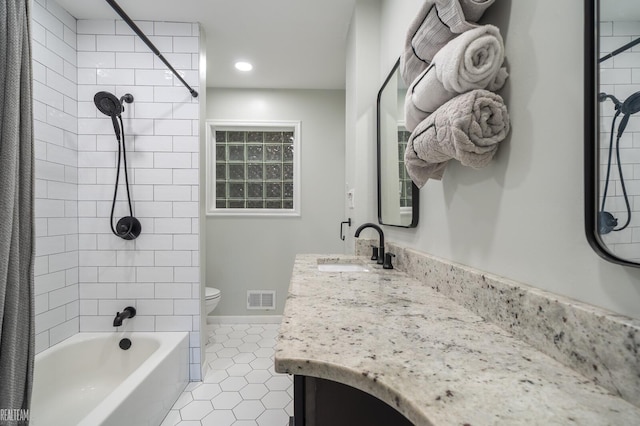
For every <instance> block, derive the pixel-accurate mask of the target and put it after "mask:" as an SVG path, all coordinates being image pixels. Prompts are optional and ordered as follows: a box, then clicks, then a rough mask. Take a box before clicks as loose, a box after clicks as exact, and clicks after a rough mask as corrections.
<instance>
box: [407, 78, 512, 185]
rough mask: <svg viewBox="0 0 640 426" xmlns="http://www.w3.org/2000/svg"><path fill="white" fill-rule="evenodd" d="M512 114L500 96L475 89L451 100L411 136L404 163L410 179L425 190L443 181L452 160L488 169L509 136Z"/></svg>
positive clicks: (420, 125) (421, 124)
mask: <svg viewBox="0 0 640 426" xmlns="http://www.w3.org/2000/svg"><path fill="white" fill-rule="evenodd" d="M509 128H510V125H509V113H508V111H507V107H506V106H505V104H504V101H503V100H502V97H500V96H499V95H497V94H495V93H492V92H489V91H488V90H473V91H471V92H467V93H464V94H462V95H459V96H456V97H455V98H453V99H451V100H450V101H448V102H447V103H445V104H444V105H442V106H441V107H440V108H438V110H437V111H435V112H434V113H433V114H431V115H430V116H429V117H428V118H427V119H426V120H424V121H423V122H421V123H420V124H419V125H418V127H417V128H416V129H415V131H414V132H413V133H412V134H411V136H410V137H409V141H408V142H407V148H406V150H405V153H404V162H405V166H406V168H407V172H408V173H409V176H410V177H411V180H413V182H414V183H415V184H416V186H418V188H422V187H423V186H424V184H425V183H426V182H427V180H429V179H436V180H440V179H442V175H443V173H444V171H445V169H446V167H447V164H448V162H449V161H450V160H451V159H456V160H458V161H460V162H461V163H462V164H463V165H465V166H470V167H473V168H481V167H484V166H486V165H487V164H488V163H489V161H491V159H492V158H493V156H494V154H495V153H496V151H497V149H498V144H499V143H500V142H502V141H503V140H504V138H506V136H507V134H508V133H509Z"/></svg>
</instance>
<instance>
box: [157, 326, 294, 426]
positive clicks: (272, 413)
mask: <svg viewBox="0 0 640 426" xmlns="http://www.w3.org/2000/svg"><path fill="white" fill-rule="evenodd" d="M208 327H209V328H210V332H209V341H208V343H207V348H206V353H207V355H206V362H208V363H209V366H210V367H211V370H210V371H209V373H207V375H206V377H205V378H204V380H203V381H202V382H192V383H189V384H188V385H187V388H186V389H185V391H184V392H183V393H182V395H181V396H180V397H179V398H178V400H177V401H176V403H175V404H174V405H173V407H172V408H171V411H169V414H167V417H165V419H164V421H163V422H162V425H161V426H287V425H288V424H289V416H291V415H293V380H292V379H291V377H290V376H288V375H285V374H278V373H276V372H275V371H274V369H273V354H274V349H273V348H274V346H275V343H276V336H277V334H278V327H279V324H217V325H209V326H208Z"/></svg>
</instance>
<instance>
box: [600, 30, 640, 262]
mask: <svg viewBox="0 0 640 426" xmlns="http://www.w3.org/2000/svg"><path fill="white" fill-rule="evenodd" d="M600 31H601V35H600V50H601V52H600V56H604V55H605V54H607V53H610V52H612V51H614V50H616V49H617V48H619V47H621V46H623V45H624V44H626V43H629V42H630V41H632V40H635V39H637V38H638V37H640V21H630V22H601V23H600ZM638 91H640V46H635V47H633V48H632V49H629V50H627V51H625V52H623V53H620V54H619V55H617V56H615V57H613V58H612V59H608V60H606V61H604V62H602V63H601V64H600V92H605V93H608V94H611V95H614V96H615V97H616V98H618V99H619V100H620V101H621V102H624V100H625V99H626V98H627V97H628V96H629V95H631V94H633V93H635V92H638ZM614 113H615V110H614V107H613V103H612V102H611V101H610V100H607V101H605V102H602V103H600V114H601V117H602V118H601V120H600V147H601V149H600V176H601V181H600V194H602V191H603V190H604V183H605V177H606V173H607V164H608V157H609V138H610V136H611V124H612V121H613V115H614ZM620 119H621V117H619V118H618V120H617V121H616V128H617V126H618V124H619V123H620ZM614 147H615V135H614ZM620 159H621V165H622V174H623V176H624V182H625V186H626V189H627V194H628V198H629V203H630V206H631V210H632V211H638V210H640V116H638V115H637V114H636V115H633V116H631V118H630V119H629V123H628V125H627V127H626V129H625V132H624V135H623V136H622V137H621V138H620ZM610 176H611V177H610V183H609V187H608V191H607V200H606V205H605V210H606V211H608V212H611V213H612V214H613V215H614V217H616V218H617V219H618V227H621V226H622V225H624V223H625V222H626V221H627V208H626V203H625V200H624V196H623V191H622V186H621V183H620V177H619V174H618V168H617V161H616V155H615V151H614V153H613V155H612V163H611V175H610ZM601 202H602V201H601ZM602 239H603V240H604V242H605V243H606V244H607V247H608V248H609V249H610V250H611V251H612V252H613V253H615V254H616V255H618V256H620V257H622V258H625V259H630V260H633V261H636V262H640V215H638V214H632V217H631V222H630V223H629V226H628V227H627V228H625V229H624V230H621V231H618V232H610V233H609V234H606V235H603V236H602Z"/></svg>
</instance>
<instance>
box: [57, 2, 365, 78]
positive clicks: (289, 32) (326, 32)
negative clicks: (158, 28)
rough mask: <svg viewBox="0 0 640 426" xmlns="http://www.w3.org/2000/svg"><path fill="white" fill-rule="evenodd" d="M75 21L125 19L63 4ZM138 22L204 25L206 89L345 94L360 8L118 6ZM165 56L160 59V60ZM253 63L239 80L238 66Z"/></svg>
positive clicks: (104, 7) (101, 5)
mask: <svg viewBox="0 0 640 426" xmlns="http://www.w3.org/2000/svg"><path fill="white" fill-rule="evenodd" d="M57 1H58V3H59V4H60V5H61V6H62V7H64V8H65V9H66V10H67V11H68V12H69V13H70V14H71V15H73V16H74V17H76V18H77V19H119V16H118V15H117V14H116V13H115V12H114V11H113V10H112V9H111V7H110V6H109V5H108V4H107V3H106V2H105V1H104V0H57ZM118 4H119V5H120V7H121V8H122V9H123V10H124V11H125V12H126V13H127V14H128V15H129V17H131V19H133V20H134V21H138V20H148V21H174V22H200V24H201V25H202V26H203V28H204V30H205V32H206V37H207V86H209V87H230V88H297V89H300V88H302V89H343V88H344V85H345V53H346V38H347V32H348V29H349V22H350V20H351V15H352V14H353V9H354V4H355V0H118ZM161 53H162V52H161ZM238 60H246V61H250V62H251V63H253V66H254V69H253V71H251V72H249V73H245V74H241V73H239V72H238V71H236V70H235V69H234V67H233V64H234V63H235V62H236V61H238Z"/></svg>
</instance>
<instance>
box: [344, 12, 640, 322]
mask: <svg viewBox="0 0 640 426" xmlns="http://www.w3.org/2000/svg"><path fill="white" fill-rule="evenodd" d="M358 3H367V2H366V1H359V2H358ZM418 4H419V3H418V2H416V1H413V0H404V1H401V2H399V1H397V0H384V1H382V2H381V8H382V9H381V10H382V13H381V14H380V18H379V19H380V21H379V26H378V28H379V29H380V30H379V31H380V32H381V35H382V36H381V37H380V39H381V40H384V43H381V44H380V46H381V48H380V55H379V58H378V61H377V62H375V63H373V62H372V63H371V64H370V69H379V84H381V83H382V81H383V78H384V76H385V75H386V74H387V73H388V71H389V69H390V68H391V66H392V64H393V63H394V61H395V60H396V59H397V57H398V55H399V52H400V50H401V46H402V42H403V39H404V34H405V31H406V26H407V25H408V23H409V22H410V21H411V19H412V18H413V15H414V14H415V13H416V11H417V8H418ZM358 10H359V9H358V8H356V14H357V13H358ZM582 17H583V2H582V1H581V0H567V1H562V2H557V1H553V0H540V1H536V2H526V1H513V0H500V1H498V2H496V3H495V4H494V5H493V6H492V7H491V8H490V9H489V11H488V13H487V14H486V15H485V18H484V19H483V21H485V22H489V23H494V24H496V25H498V26H499V27H500V28H501V31H502V34H503V36H504V39H505V46H506V55H507V65H508V69H509V72H510V74H511V76H510V78H509V79H508V81H507V84H506V86H505V88H504V89H503V90H502V92H501V94H502V95H503V96H504V98H505V100H506V103H507V105H508V107H509V112H510V114H511V121H512V130H511V135H510V137H509V138H508V139H507V140H506V141H504V142H503V143H502V146H501V147H500V149H499V151H498V153H497V155H496V157H495V158H494V160H493V161H492V163H490V164H489V165H488V166H487V167H486V168H484V169H482V170H473V169H470V168H465V167H463V166H461V165H459V164H451V165H450V167H449V168H448V169H447V171H446V173H445V175H444V178H443V180H442V181H441V182H438V181H430V182H428V183H427V185H426V186H425V188H423V189H422V190H421V193H420V198H421V203H420V209H421V211H420V224H419V225H418V228H417V229H414V230H403V229H397V228H390V227H386V228H385V232H386V234H387V238H388V239H389V240H391V241H396V242H399V243H402V244H405V245H407V246H409V247H413V248H415V249H417V250H419V251H422V252H426V253H431V254H434V255H436V256H440V257H443V258H446V259H450V260H453V261H456V262H460V263H462V264H466V265H470V266H473V267H476V268H479V269H481V270H485V271H488V272H492V273H495V274H498V275H501V276H505V277H508V278H512V279H514V280H517V281H520V282H523V283H527V284H530V285H532V286H535V287H538V288H542V289H546V290H550V291H552V292H555V293H559V294H563V295H566V296H569V297H572V298H575V299H578V300H580V301H584V302H587V303H591V304H594V305H598V306H601V307H604V308H607V309H610V310H612V311H614V312H617V313H621V314H626V315H629V316H632V317H636V318H640V269H635V268H628V267H622V266H618V265H614V264H612V263H608V262H606V261H604V260H602V259H600V258H599V257H598V256H597V255H596V254H595V252H593V250H592V249H591V248H590V247H589V245H588V244H587V241H586V238H585V236H584V230H583V228H584V219H583V217H584V213H583V202H584V199H583V178H582V176H583V166H582V161H583V148H582V144H583V117H582V109H583V87H582V86H583V77H582V76H583V39H582V37H583V26H582V19H583V18H582ZM354 20H356V21H357V17H356V18H354ZM379 36H380V34H371V37H372V38H374V39H375V38H376V37H379ZM350 43H351V47H350V51H349V54H350V55H353V54H354V53H353V50H357V48H358V46H357V44H356V45H355V48H354V47H353V46H354V41H353V40H350ZM347 63H348V64H349V63H353V60H349V59H348V60H347ZM362 68H365V67H362ZM347 75H349V71H348V74H347ZM353 90H354V89H353V88H352V87H348V88H347V97H348V98H349V96H352V95H353V93H352V91H353ZM359 117H360V116H358V117H356V120H357V119H359ZM366 131H370V132H371V135H370V137H371V138H373V137H374V136H375V133H374V132H375V129H374V128H373V127H367V128H366ZM348 149H349V148H348ZM371 149H373V148H371ZM359 155H371V152H369V153H362V152H360V153H359ZM347 167H348V168H353V167H355V166H354V165H353V164H352V163H348V166H347ZM349 173H350V171H349V170H347V174H349ZM357 190H363V191H367V190H368V188H357ZM365 208H366V209H367V211H366V213H364V214H362V212H359V217H363V218H365V219H367V220H370V221H374V220H375V219H376V210H375V205H374V203H371V205H369V206H366V207H365Z"/></svg>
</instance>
